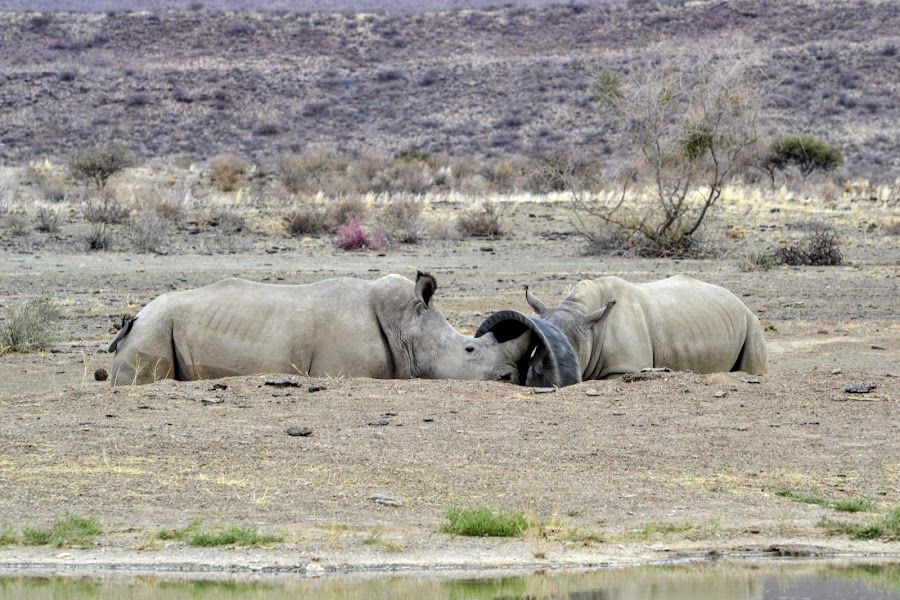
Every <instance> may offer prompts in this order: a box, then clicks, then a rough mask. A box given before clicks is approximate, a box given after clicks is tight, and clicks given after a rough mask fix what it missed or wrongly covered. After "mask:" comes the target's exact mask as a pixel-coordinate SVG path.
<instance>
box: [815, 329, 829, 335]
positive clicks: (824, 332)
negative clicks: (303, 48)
mask: <svg viewBox="0 0 900 600" xmlns="http://www.w3.org/2000/svg"><path fill="white" fill-rule="evenodd" d="M816 333H818V334H819V335H828V330H827V329H820V330H819V331H817V332H816Z"/></svg>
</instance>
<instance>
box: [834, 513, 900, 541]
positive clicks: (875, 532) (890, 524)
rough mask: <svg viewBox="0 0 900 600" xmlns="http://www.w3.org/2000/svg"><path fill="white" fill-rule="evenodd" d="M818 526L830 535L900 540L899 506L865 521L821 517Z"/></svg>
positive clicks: (861, 538)
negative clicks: (853, 521) (849, 521)
mask: <svg viewBox="0 0 900 600" xmlns="http://www.w3.org/2000/svg"><path fill="white" fill-rule="evenodd" d="M819 527H822V528H823V529H825V530H826V531H827V532H828V533H830V534H832V535H839V534H842V535H849V536H851V537H852V538H853V539H857V540H876V539H882V540H885V541H896V540H900V506H896V507H894V508H892V509H891V510H889V511H887V512H886V513H885V514H884V515H882V516H881V517H879V518H877V519H875V520H872V521H869V522H867V523H848V522H844V521H835V520H832V519H822V520H821V521H820V522H819Z"/></svg>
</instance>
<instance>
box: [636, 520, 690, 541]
mask: <svg viewBox="0 0 900 600" xmlns="http://www.w3.org/2000/svg"><path fill="white" fill-rule="evenodd" d="M694 528H695V526H694V524H693V523H687V522H681V523H662V522H653V523H647V524H646V525H644V526H643V527H641V528H640V529H629V530H626V531H625V533H624V534H623V535H622V539H623V540H625V541H632V542H643V541H647V540H650V539H653V538H654V537H656V536H658V535H670V534H673V533H684V532H686V531H691V530H692V529H694Z"/></svg>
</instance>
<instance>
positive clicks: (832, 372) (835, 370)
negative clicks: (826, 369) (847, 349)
mask: <svg viewBox="0 0 900 600" xmlns="http://www.w3.org/2000/svg"><path fill="white" fill-rule="evenodd" d="M841 373H843V371H842V370H840V369H832V370H831V374H832V375H840V374H841Z"/></svg>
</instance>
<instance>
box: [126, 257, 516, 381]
mask: <svg viewBox="0 0 900 600" xmlns="http://www.w3.org/2000/svg"><path fill="white" fill-rule="evenodd" d="M435 289H437V282H436V281H435V279H434V278H433V277H432V276H431V275H429V274H427V273H422V272H419V273H418V276H417V278H416V282H415V283H413V282H412V281H410V280H409V279H407V278H405V277H402V276H400V275H388V276H386V277H382V278H381V279H376V280H362V279H352V278H335V279H327V280H324V281H319V282H317V283H311V284H308V285H272V284H264V283H256V282H253V281H247V280H243V279H226V280H224V281H220V282H218V283H213V284H211V285H207V286H204V287H201V288H197V289H193V290H187V291H180V292H170V293H167V294H163V295H162V296H159V297H158V298H156V299H155V300H153V301H152V302H150V303H149V304H148V305H147V306H145V307H144V308H143V309H142V310H141V311H140V312H139V313H138V314H137V316H135V317H134V318H133V319H126V320H125V323H124V324H123V327H122V329H121V330H120V331H119V334H118V336H117V337H116V338H115V340H113V342H112V344H111V345H110V347H109V351H110V352H115V353H116V355H115V358H114V360H113V367H112V376H111V379H112V384H113V385H128V384H143V383H150V382H153V381H157V380H159V379H167V378H168V379H177V380H182V381H184V380H195V379H211V378H217V377H225V376H231V375H250V374H255V373H293V374H300V375H310V376H316V377H318V376H348V377H372V378H380V379H408V378H430V379H480V380H502V379H508V380H510V381H513V382H516V381H517V380H518V366H517V362H518V361H519V360H520V359H521V357H522V355H523V353H525V352H526V349H527V347H528V344H529V336H528V335H523V336H521V337H520V338H516V339H510V340H505V341H504V343H500V342H498V341H497V339H496V338H495V337H494V336H493V335H489V336H482V337H479V338H474V337H471V336H467V335H464V334H462V333H460V332H458V331H457V330H456V329H454V328H453V326H452V325H450V323H449V322H448V321H447V319H446V317H445V316H444V315H443V314H442V313H441V312H440V311H439V310H438V309H437V308H435V306H434V304H433V303H432V296H433V294H434V291H435Z"/></svg>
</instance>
